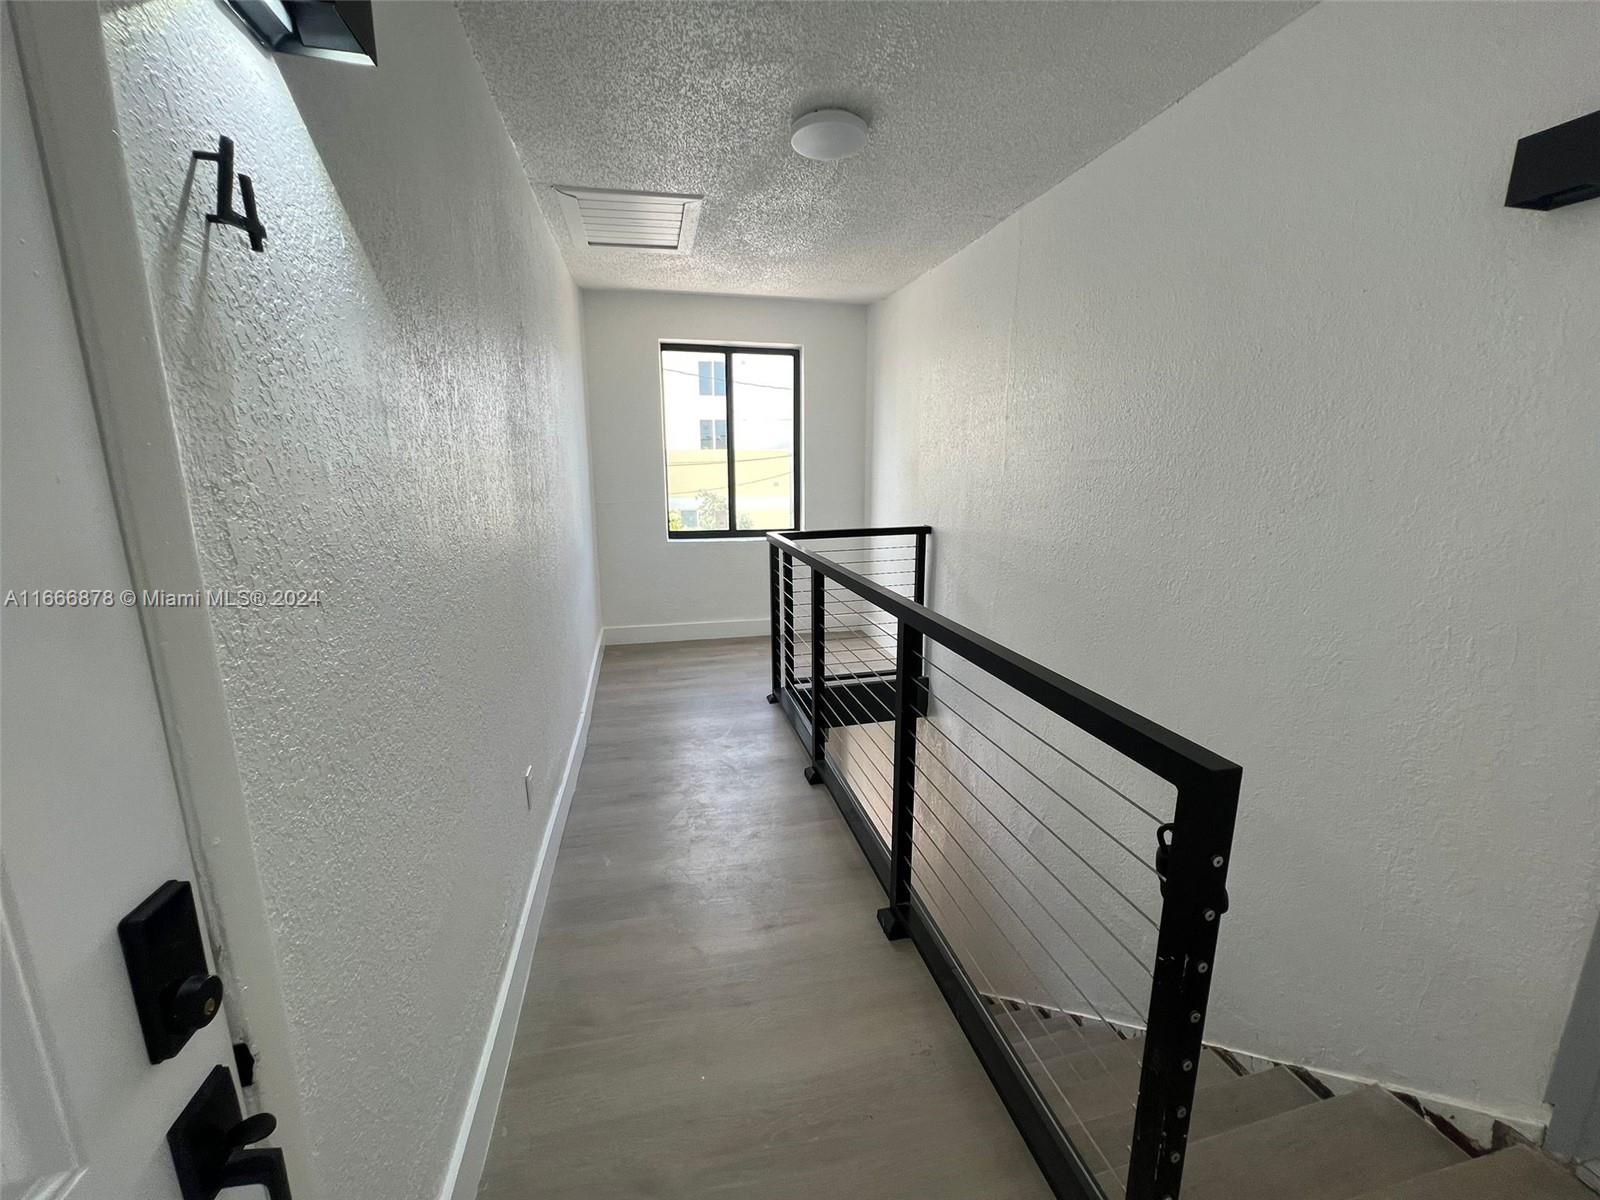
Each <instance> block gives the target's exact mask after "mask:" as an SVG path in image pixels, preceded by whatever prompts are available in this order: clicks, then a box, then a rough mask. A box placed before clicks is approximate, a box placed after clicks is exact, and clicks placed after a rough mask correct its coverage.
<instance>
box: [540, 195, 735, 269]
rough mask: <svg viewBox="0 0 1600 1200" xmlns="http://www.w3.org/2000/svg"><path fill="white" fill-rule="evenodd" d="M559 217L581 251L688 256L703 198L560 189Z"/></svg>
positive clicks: (698, 220)
mask: <svg viewBox="0 0 1600 1200" xmlns="http://www.w3.org/2000/svg"><path fill="white" fill-rule="evenodd" d="M556 194H557V195H558V196H559V197H560V198H561V211H562V213H563V214H564V215H565V216H566V218H567V229H568V231H569V232H570V233H571V234H572V240H573V241H574V242H575V243H577V244H578V245H580V246H597V247H609V248H612V249H622V250H650V251H654V252H656V253H666V254H687V253H688V252H689V248H690V247H691V246H692V245H693V244H694V234H695V228H696V226H697V225H698V224H699V222H700V205H701V202H702V201H703V200H704V197H703V196H678V195H672V194H668V193H661V192H618V191H609V190H606V189H604V188H577V187H558V188H556Z"/></svg>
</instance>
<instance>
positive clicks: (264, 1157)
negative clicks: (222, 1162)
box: [222, 1148, 294, 1200]
mask: <svg viewBox="0 0 1600 1200" xmlns="http://www.w3.org/2000/svg"><path fill="white" fill-rule="evenodd" d="M248 1183H259V1184H260V1185H261V1186H262V1187H264V1188H266V1189H267V1196H268V1197H269V1200H294V1197H292V1196H291V1195H290V1194H289V1170H288V1168H287V1167H285V1166H284V1164H283V1151H282V1150H275V1149H270V1148H269V1149H262V1150H235V1151H234V1152H233V1154H232V1155H231V1156H230V1157H229V1159H228V1162H227V1165H226V1166H225V1167H223V1169H222V1186H223V1187H225V1188H231V1187H243V1186H244V1185H245V1184H248Z"/></svg>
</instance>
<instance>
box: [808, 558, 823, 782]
mask: <svg viewBox="0 0 1600 1200" xmlns="http://www.w3.org/2000/svg"><path fill="white" fill-rule="evenodd" d="M823 582H824V581H823V577H822V572H821V571H819V570H817V569H816V567H812V568H811V765H810V766H809V767H807V768H806V782H807V783H821V782H822V737H823V731H822V723H823V716H822V687H823V670H824V650H825V649H826V647H825V645H824V643H823V640H822V636H823V622H822V616H823V613H822V596H823V590H822V588H823Z"/></svg>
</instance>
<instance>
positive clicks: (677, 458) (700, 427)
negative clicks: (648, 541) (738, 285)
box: [661, 350, 728, 529]
mask: <svg viewBox="0 0 1600 1200" xmlns="http://www.w3.org/2000/svg"><path fill="white" fill-rule="evenodd" d="M723 371H724V367H723V362H722V354H721V353H720V352H717V351H709V350H708V351H705V352H704V353H697V352H694V351H688V350H663V351H662V352H661V396H662V404H663V416H664V420H665V428H664V431H665V434H666V444H667V528H668V529H727V528H728V450H727V445H728V434H727V430H728V400H727V397H726V396H725V395H724V394H723V393H724V392H725V391H726V387H718V386H716V385H717V384H718V383H720V382H724V381H723ZM702 381H705V383H706V384H707V386H708V390H709V394H703V392H702V386H701V384H702ZM719 431H720V432H719Z"/></svg>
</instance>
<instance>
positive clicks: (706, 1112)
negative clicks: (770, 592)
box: [479, 639, 1049, 1200]
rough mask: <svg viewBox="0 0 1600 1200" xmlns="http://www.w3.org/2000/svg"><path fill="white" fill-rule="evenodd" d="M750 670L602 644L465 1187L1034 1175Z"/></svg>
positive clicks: (909, 1182) (738, 662)
mask: <svg viewBox="0 0 1600 1200" xmlns="http://www.w3.org/2000/svg"><path fill="white" fill-rule="evenodd" d="M767 669H768V668H767V658H766V641H765V640H764V639H760V640H750V639H745V640H737V641H720V642H690V643H680V644H674V645H664V646H626V647H612V648H609V649H608V650H607V651H606V656H605V660H604V664H603V666H602V668H601V676H600V684H599V691H598V695H597V699H596V704H595V712H594V720H593V725H592V728H591V730H590V734H589V747H588V752H587V754H586V755H585V756H584V761H583V767H582V771H581V774H580V776H579V780H578V789H577V793H576V798H575V799H574V801H573V808H572V813H571V816H570V818H569V820H568V823H567V828H566V835H565V837H564V838H563V839H562V843H561V850H560V853H559V855H558V857H557V860H556V867H555V876H554V879H553V881H552V887H551V893H550V901H549V907H548V908H547V910H546V913H545V918H544V925H543V930H542V933H541V935H540V938H539V943H538V946H537V949H536V950H535V953H534V959H533V971H532V977H531V980H530V982H529V987H528V996H527V1001H526V1004H525V1006H524V1008H523V1011H522V1016H521V1021H520V1024H519V1027H518V1031H517V1038H516V1044H515V1048H514V1050H513V1052H512V1058H511V1066H510V1070H509V1073H508V1076H507V1080H506V1087H505V1094H504V1098H503V1100H502V1102H501V1106H500V1112H499V1115H498V1119H497V1122H496V1129H495V1135H494V1140H493V1143H492V1145H491V1147H490V1151H489V1162H488V1167H487V1169H486V1171H485V1174H484V1179H483V1185H482V1188H481V1191H480V1193H479V1195H480V1198H481V1200H534V1198H539V1200H544V1198H547V1197H550V1198H555V1197H574V1198H576V1197H583V1198H585V1200H605V1198H610V1197H702V1196H709V1197H734V1196H750V1197H762V1198H764V1200H767V1198H785V1197H795V1198H799V1197H808V1198H809V1197H823V1198H827V1200H845V1198H849V1197H858V1196H859V1197H869V1196H870V1197H877V1198H882V1200H894V1198H898V1197H905V1198H907V1200H910V1198H912V1197H915V1198H917V1200H938V1198H942V1197H950V1198H956V1197H960V1198H962V1200H1002V1198H1004V1200H1013V1198H1015V1200H1024V1198H1026V1200H1034V1198H1038V1200H1044V1198H1045V1197H1047V1196H1048V1195H1049V1192H1048V1189H1047V1188H1046V1187H1045V1185H1044V1183H1043V1181H1042V1179H1041V1178H1040V1176H1039V1173H1038V1170H1037V1168H1036V1167H1035V1166H1034V1164H1033V1160H1032V1159H1031V1158H1030V1157H1029V1155H1028V1152H1027V1150H1026V1148H1025V1147H1024V1146H1023V1144H1022V1141H1021V1139H1020V1138H1019V1137H1018V1135H1017V1132H1016V1130H1015V1128H1014V1127H1013V1126H1012V1124H1011V1121H1010V1118H1009V1117H1008V1116H1007V1115H1006V1112H1005V1110H1004V1108H1003V1107H1002V1106H1001V1104H1000V1101H999V1099H998V1098H997V1097H996V1095H995V1093H994V1089H993V1087H992V1086H991V1085H990V1083H989V1081H988V1078H987V1077H986V1076H985V1075H984V1073H983V1070H982V1068H981V1067H980V1066H979V1065H978V1062H977V1059H976V1058H975V1057H974V1056H973V1054H972V1050H971V1048H970V1047H969V1046H968V1044H967V1042H966V1039H965V1037H963V1035H962V1034H961V1031H960V1029H959V1028H958V1027H957V1025H956V1022H955V1019H954V1018H953V1017H952V1016H951V1015H950V1012H949V1010H948V1009H947V1008H946V1007H945V1004H944V1001H943V999H942V998H941V997H940V995H939V992H938V989H937V987H936V986H935V985H934V983H933V980H932V979H931V978H930V977H929V976H928V973H927V971H926V970H925V969H924V968H923V966H922V962H921V960H920V959H919V958H918V957H917V952H916V950H915V949H913V947H912V946H911V944H910V943H909V942H898V943H892V944H891V943H890V942H888V941H886V940H885V939H884V937H883V935H882V933H881V932H879V930H878V926H877V923H876V921H875V920H874V917H873V914H874V912H875V911H876V909H877V908H879V907H880V906H881V905H882V903H883V894H882V892H881V890H880V889H879V888H878V885H877V882H876V881H875V879H874V878H873V875H872V872H871V871H870V869H869V868H868V867H867V865H866V862H865V860H864V859H863V858H862V857H861V854H860V851H859V850H857V848H856V845H855V842H854V841H853V840H852V838H851V836H850V834H849V832H848V831H847V830H846V828H845V826H844V822H843V821H842V820H841V818H840V817H839V814H838V811H837V810H836V809H835V808H834V806H833V802H832V801H831V800H830V799H829V797H828V795H827V793H826V791H825V790H824V789H822V788H820V787H817V788H812V787H808V786H807V785H806V783H805V781H804V780H803V779H802V778H801V769H802V767H803V766H804V763H805V759H804V756H803V754H802V752H801V749H800V744H799V742H798V740H797V739H796V738H795V736H794V734H793V733H792V732H791V731H790V730H789V727H788V725H787V724H786V722H785V720H784V718H783V717H782V715H781V714H780V713H779V711H778V709H777V708H776V707H774V706H772V705H769V704H767V703H766V702H765V700H764V697H765V694H766V692H767V689H768V680H767Z"/></svg>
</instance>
